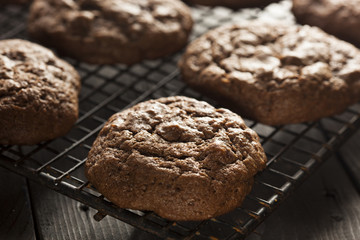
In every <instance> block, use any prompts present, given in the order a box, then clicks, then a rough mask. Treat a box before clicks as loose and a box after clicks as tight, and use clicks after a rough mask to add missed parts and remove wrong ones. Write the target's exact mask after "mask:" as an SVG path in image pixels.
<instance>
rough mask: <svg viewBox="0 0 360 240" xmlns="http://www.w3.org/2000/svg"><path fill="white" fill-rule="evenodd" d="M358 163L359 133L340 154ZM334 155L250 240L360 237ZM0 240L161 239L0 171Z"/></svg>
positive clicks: (357, 207)
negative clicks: (98, 219) (97, 217)
mask: <svg viewBox="0 0 360 240" xmlns="http://www.w3.org/2000/svg"><path fill="white" fill-rule="evenodd" d="M339 153H340V154H339V155H340V156H341V157H342V158H344V159H346V160H347V161H348V162H353V164H354V166H355V165H357V166H358V169H357V170H359V171H358V172H359V175H360V168H359V165H360V132H357V133H356V134H355V136H353V137H352V138H351V139H350V140H349V141H347V143H346V144H345V145H344V146H343V147H342V149H341V150H340V151H339ZM340 161H341V160H339V158H337V157H333V158H331V159H329V160H327V161H326V162H325V163H324V165H323V166H322V167H321V168H320V170H319V171H317V172H316V173H315V174H314V175H313V176H311V177H310V178H309V179H308V180H307V181H306V182H305V183H304V184H303V185H302V186H301V187H300V188H299V189H298V190H297V191H296V192H295V194H293V195H292V196H291V197H290V198H289V199H287V200H286V201H285V202H284V203H283V204H282V205H281V206H280V207H279V209H278V210H277V211H275V212H274V213H273V214H272V215H271V216H270V217H269V218H268V219H266V220H265V222H264V223H263V224H261V225H260V226H259V227H258V228H257V230H256V231H255V232H254V233H253V234H252V235H250V236H249V237H248V238H247V239H249V240H272V239H274V240H275V239H276V240H279V239H284V240H288V239H317V240H339V239H349V240H350V239H351V240H358V239H360V195H359V192H358V191H357V190H356V189H355V187H354V185H353V183H352V182H351V181H350V179H349V177H348V175H347V174H346V173H345V171H344V169H343V167H342V164H341V163H340ZM0 191H1V193H2V194H1V195H0V219H1V220H0V239H6V240H11V239H16V240H23V239H24V240H25V239H26V240H30V239H69V240H70V239H71V240H72V239H73V240H78V239H124V240H125V239H157V238H156V237H153V236H152V235H150V234H147V233H145V232H143V231H141V230H137V229H134V228H133V227H131V226H129V225H127V224H125V223H122V222H120V221H118V220H116V219H114V218H112V217H105V218H104V219H103V220H102V221H101V222H96V221H95V220H94V219H93V215H94V214H95V213H96V212H95V210H93V209H89V208H88V207H86V206H83V205H81V204H80V203H79V202H77V201H75V200H72V199H70V198H68V197H65V196H63V195H61V194H59V193H56V192H54V191H52V190H49V189H47V188H45V187H43V186H40V185H38V184H36V183H34V182H30V181H29V180H27V179H25V178H24V177H21V176H18V175H16V174H13V173H11V172H9V171H7V170H5V169H2V168H0Z"/></svg>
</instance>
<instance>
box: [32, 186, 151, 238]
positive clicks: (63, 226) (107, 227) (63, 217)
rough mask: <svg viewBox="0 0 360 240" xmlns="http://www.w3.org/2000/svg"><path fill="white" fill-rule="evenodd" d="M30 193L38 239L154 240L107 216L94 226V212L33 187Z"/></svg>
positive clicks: (146, 234)
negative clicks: (37, 228) (37, 227)
mask: <svg viewBox="0 0 360 240" xmlns="http://www.w3.org/2000/svg"><path fill="white" fill-rule="evenodd" d="M30 189H31V196H32V199H33V201H34V214H35V217H36V223H37V225H38V226H39V235H40V239H67V240H78V239H101V240H102V239H104V240H111V239H117V240H118V239H134V240H137V239H149V240H151V239H157V238H155V237H154V236H152V235H150V234H148V233H145V232H143V231H141V230H138V229H135V228H134V227H132V226H130V225H128V224H125V223H123V222H121V221H119V220H117V219H114V218H112V217H109V216H107V217H105V218H104V219H103V220H102V221H100V222H97V221H95V220H94V219H93V215H94V214H95V213H96V211H95V210H93V209H89V208H87V207H84V206H83V205H81V204H80V203H79V202H77V201H75V200H72V199H70V198H68V197H66V196H63V195H61V194H59V193H57V192H54V191H52V190H49V189H47V188H45V187H43V186H40V185H38V184H36V183H31V184H30Z"/></svg>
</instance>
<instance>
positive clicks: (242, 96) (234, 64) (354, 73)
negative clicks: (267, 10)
mask: <svg viewBox="0 0 360 240" xmlns="http://www.w3.org/2000/svg"><path fill="white" fill-rule="evenodd" d="M179 66H180V68H181V73H182V76H183V80H184V81H185V82H187V83H188V84H189V85H191V86H193V87H195V88H197V89H199V90H200V91H202V92H205V93H207V94H209V95H210V96H212V97H214V98H216V99H218V100H220V101H222V102H226V103H230V104H231V107H232V108H233V109H235V110H236V111H237V112H239V113H240V114H241V115H242V116H244V117H248V118H251V119H253V120H256V121H259V122H262V123H265V124H270V125H280V124H289V123H299V122H305V121H313V120H317V119H320V118H322V117H326V116H330V115H333V114H337V113H340V112H342V111H344V110H345V109H346V107H347V106H349V105H350V104H353V103H355V102H357V101H358V100H359V98H360V51H359V50H358V49H357V48H355V47H354V46H353V45H351V44H349V43H346V42H344V41H341V40H338V39H337V38H335V37H333V36H331V35H329V34H327V33H325V32H323V31H322V30H320V29H318V28H316V27H310V26H296V25H284V24H281V23H278V22H268V23H266V22H263V21H249V22H244V23H241V24H232V25H226V26H223V27H219V28H217V29H214V30H211V31H209V32H208V33H206V34H204V35H203V36H201V37H200V38H198V39H197V40H195V41H194V42H193V43H191V44H190V45H189V46H188V48H187V50H186V52H185V54H184V55H183V57H182V59H181V60H180V62H179Z"/></svg>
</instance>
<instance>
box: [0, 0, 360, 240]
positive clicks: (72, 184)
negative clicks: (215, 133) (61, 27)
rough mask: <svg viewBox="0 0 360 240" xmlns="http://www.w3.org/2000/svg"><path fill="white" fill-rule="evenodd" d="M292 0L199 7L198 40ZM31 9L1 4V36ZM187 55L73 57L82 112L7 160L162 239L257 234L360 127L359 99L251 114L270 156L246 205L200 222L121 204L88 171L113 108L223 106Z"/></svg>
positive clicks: (20, 25) (277, 10) (16, 34)
mask: <svg viewBox="0 0 360 240" xmlns="http://www.w3.org/2000/svg"><path fill="white" fill-rule="evenodd" d="M289 8H290V3H289V1H283V2H281V3H280V4H275V5H271V6H270V7H268V8H266V9H265V10H259V9H245V10H240V11H236V12H233V11H231V10H229V9H226V8H205V7H204V8H201V7H196V8H193V17H194V18H195V26H194V33H193V35H192V39H193V38H195V37H196V36H198V35H200V34H202V33H204V32H205V31H207V30H208V29H210V28H213V27H215V26H217V25H221V24H223V23H227V22H234V21H241V20H243V19H253V18H259V17H260V18H278V19H282V20H286V21H293V17H292V15H291V14H290V11H289ZM26 12H27V7H2V8H1V9H0V38H2V39H5V38H25V39H26V38H27V35H26V29H25V28H26V23H25V21H26ZM180 55H181V53H177V54H175V55H173V56H170V57H167V58H164V59H160V60H155V61H144V62H142V63H140V64H137V65H133V66H130V67H126V66H123V65H101V66H100V65H88V64H85V63H81V62H77V61H74V60H72V59H66V60H67V61H69V62H70V63H71V64H73V65H74V66H75V67H76V69H77V70H78V71H79V73H80V75H81V76H82V90H81V94H80V117H79V120H78V121H77V123H76V125H75V126H74V127H73V129H72V130H71V131H70V132H69V133H68V134H67V135H66V136H64V137H61V138H57V139H55V140H52V141H48V142H43V143H41V144H38V145H34V146H0V160H1V161H0V166H2V167H5V168H7V169H10V170H12V171H14V172H16V173H18V174H21V175H23V176H26V177H28V178H29V179H32V180H34V181H37V182H39V183H41V184H43V185H46V186H47V187H49V188H51V189H54V190H56V191H58V192H60V193H62V194H65V195H67V196H69V197H71V198H73V199H76V200H78V201H80V202H82V203H84V204H86V205H88V206H90V207H92V208H95V209H97V210H98V213H97V214H96V215H95V219H97V220H99V221H100V220H101V219H102V218H103V217H104V216H106V215H110V216H113V217H115V218H118V219H119V220H121V221H124V222H126V223H129V224H131V225H133V226H135V227H137V228H139V229H142V230H145V231H148V232H150V233H153V234H155V235H157V236H159V237H162V238H173V239H192V238H194V239H240V238H244V237H245V236H246V235H248V234H249V233H251V232H252V231H253V230H254V229H255V228H256V226H257V225H259V224H260V223H261V222H262V221H263V220H264V219H265V218H266V217H267V216H268V215H269V214H270V213H271V212H272V211H273V210H274V209H275V208H277V207H278V206H279V204H280V203H281V202H282V201H283V200H284V199H285V198H286V197H287V196H288V195H289V194H291V193H292V192H293V190H294V189H295V188H296V187H297V186H298V185H299V184H300V183H302V182H303V181H304V180H305V179H306V178H307V177H308V176H309V175H310V174H311V173H312V172H313V171H314V170H315V169H316V168H317V167H318V166H319V165H320V163H321V162H323V161H324V160H326V159H327V158H328V157H329V155H330V154H331V153H332V152H333V151H335V150H336V149H337V148H338V147H339V146H340V145H341V144H342V143H343V142H344V141H346V140H347V139H348V138H349V137H350V136H351V135H352V134H353V133H354V132H355V131H356V130H357V129H358V128H359V126H360V104H356V105H354V106H351V107H350V108H348V109H347V110H346V111H345V112H344V113H343V114H341V115H338V116H334V117H331V118H326V119H323V120H321V121H319V122H314V123H304V124H294V125H286V126H279V127H271V126H266V125H263V124H259V123H256V122H253V121H249V120H246V123H247V125H248V126H250V127H251V128H253V129H254V130H255V131H256V132H257V133H258V134H259V136H260V138H261V142H262V144H263V146H264V149H265V151H266V153H267V157H268V159H269V161H268V164H267V165H268V166H267V168H266V170H264V171H263V172H262V173H260V174H258V175H257V176H256V178H255V185H254V188H253V190H252V192H251V193H250V194H249V195H248V196H247V197H246V199H245V201H244V203H243V204H242V206H241V207H239V208H237V209H235V210H234V211H232V212H230V213H228V214H225V215H222V216H220V217H217V218H212V219H210V220H207V221H201V222H173V221H168V220H165V219H163V218H160V217H158V216H157V215H155V214H154V213H152V212H142V211H133V210H126V209H119V208H117V207H116V206H114V205H113V204H112V203H110V202H109V201H107V200H106V199H105V198H104V197H103V196H102V195H101V194H100V193H98V192H97V191H96V189H94V188H93V187H92V186H91V184H89V182H88V181H87V180H86V178H85V176H84V167H83V165H84V162H85V160H86V156H87V154H88V151H89V149H90V147H91V145H92V143H93V141H94V140H95V138H96V136H97V134H98V132H99V130H100V129H101V127H102V126H103V124H104V122H105V121H106V120H107V119H108V118H109V117H110V116H111V115H112V114H114V113H116V112H119V111H121V110H123V109H125V108H128V107H130V106H132V105H134V104H136V103H138V102H140V101H144V100H147V99H151V98H159V97H164V96H171V95H185V96H190V97H194V98H197V99H201V100H205V101H208V102H209V103H211V104H213V105H215V106H219V105H218V104H217V103H216V102H214V101H212V100H211V99H208V98H206V97H204V96H202V95H201V94H199V93H198V92H196V91H194V90H192V89H190V88H188V87H187V86H186V85H185V84H184V83H183V82H182V81H181V79H180V76H179V73H178V70H177V66H176V64H177V60H178V59H179V57H180Z"/></svg>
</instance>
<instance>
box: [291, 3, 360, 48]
mask: <svg viewBox="0 0 360 240" xmlns="http://www.w3.org/2000/svg"><path fill="white" fill-rule="evenodd" d="M359 4H360V2H359V1H358V0H346V1H332V0H317V1H311V0H293V5H292V12H293V13H294V15H295V17H296V19H297V21H298V22H299V23H302V24H309V25H313V26H317V27H319V28H321V29H323V30H324V31H326V32H328V33H330V34H333V35H335V36H337V37H338V38H341V39H343V40H346V41H349V42H351V43H353V44H355V45H357V46H358V47H360V31H359V29H360V21H359V20H358V19H360V5H359Z"/></svg>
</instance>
